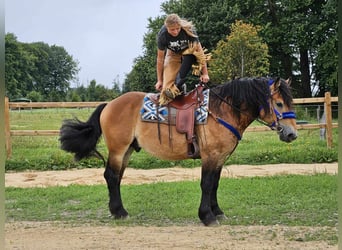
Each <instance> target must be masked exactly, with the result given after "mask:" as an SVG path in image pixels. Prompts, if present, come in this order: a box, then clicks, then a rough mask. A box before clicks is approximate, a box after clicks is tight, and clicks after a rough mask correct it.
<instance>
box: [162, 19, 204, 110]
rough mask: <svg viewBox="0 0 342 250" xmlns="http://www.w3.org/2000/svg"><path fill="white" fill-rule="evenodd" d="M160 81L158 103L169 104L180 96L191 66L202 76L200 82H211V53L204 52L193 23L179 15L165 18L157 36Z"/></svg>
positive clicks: (195, 72) (194, 72)
mask: <svg viewBox="0 0 342 250" xmlns="http://www.w3.org/2000/svg"><path fill="white" fill-rule="evenodd" d="M157 45H158V51H157V79H158V81H157V83H156V84H155V88H156V90H158V91H161V95H160V99H159V104H160V105H166V104H167V103H169V102H170V101H172V100H173V99H174V98H175V97H176V96H178V95H180V94H181V92H180V90H179V89H180V88H181V87H182V85H183V84H184V83H185V77H186V75H187V74H188V72H189V71H190V69H191V68H192V69H193V71H192V73H193V74H194V75H200V81H201V82H204V83H206V82H208V81H209V75H208V69H207V63H206V61H208V60H209V59H210V54H205V50H203V48H202V46H201V43H200V42H199V39H198V36H197V34H196V31H195V27H194V26H193V24H192V23H191V22H189V21H187V20H185V19H182V18H180V17H179V16H178V15H177V14H170V15H168V16H167V17H166V19H165V22H164V25H163V26H162V28H161V29H160V31H159V33H158V37H157Z"/></svg>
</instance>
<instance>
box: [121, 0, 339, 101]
mask: <svg viewBox="0 0 342 250" xmlns="http://www.w3.org/2000/svg"><path fill="white" fill-rule="evenodd" d="M336 6H337V1H336V0H304V1H303V0H284V1H276V0H268V1H264V0H247V1H239V0H231V1H224V0H213V1H210V2H208V1H207V0H181V1H180V0H172V1H171V0H170V1H166V2H164V3H162V5H161V9H162V11H163V12H165V13H166V14H170V13H173V12H175V13H178V14H179V15H180V16H181V17H184V18H187V19H188V20H191V21H192V22H193V23H194V24H195V26H196V27H197V33H198V34H199V36H200V40H201V43H202V45H204V46H205V47H206V48H207V49H209V51H213V50H214V49H215V48H216V45H217V43H218V42H219V41H220V40H222V39H224V38H225V37H226V36H227V35H229V34H230V33H231V30H230V25H231V24H232V23H234V22H235V20H242V21H244V22H248V23H250V24H253V25H254V26H260V27H261V28H262V29H261V30H260V32H259V36H260V37H261V38H262V40H263V41H264V42H265V43H266V44H267V45H268V51H269V52H268V53H269V55H270V58H269V62H270V70H269V73H268V75H272V76H281V77H284V78H286V77H289V76H292V78H293V83H292V87H293V88H294V89H293V92H294V96H295V97H310V96H311V95H312V93H311V88H312V85H314V84H317V85H318V86H319V89H320V92H319V93H318V94H319V95H322V94H324V89H330V90H332V91H335V90H337V81H335V80H334V79H336V77H335V76H336V75H337V60H336V55H337V43H336V41H337V35H336V31H337V11H336ZM163 20H164V16H161V17H157V18H156V19H155V20H152V19H150V23H149V27H148V32H147V33H146V34H145V39H146V38H148V39H149V44H148V45H147V48H148V49H147V50H145V51H144V55H143V56H142V57H139V59H138V60H136V61H135V64H140V65H139V67H137V68H135V65H134V66H133V69H132V72H131V73H132V75H130V74H128V82H129V84H128V82H127V84H128V85H126V81H125V84H124V87H125V88H124V89H125V91H126V90H128V91H129V88H126V87H128V86H130V85H132V84H136V85H135V88H136V89H137V87H142V88H144V87H145V84H146V82H144V81H141V80H145V81H146V80H147V81H148V82H152V83H153V82H154V81H155V80H154V79H155V78H156V77H155V74H152V72H153V70H154V68H155V64H154V61H153V60H152V59H151V58H152V56H154V57H155V53H156V52H155V50H150V48H151V42H152V43H155V35H156V32H157V31H158V30H159V28H160V27H161V25H162V23H163ZM150 39H151V40H150ZM144 42H145V40H144ZM144 48H146V47H145V44H144ZM326 52H329V57H328V56H325V55H326ZM141 63H142V64H143V65H141ZM210 67H211V64H210V63H209V70H210ZM147 72H148V73H147ZM142 75H143V76H144V77H143V78H142V79H140V77H141V76H142ZM137 79H139V81H137ZM152 79H153V80H152ZM149 84H150V83H149ZM322 91H323V92H322ZM332 94H333V95H337V92H335V93H334V92H332Z"/></svg>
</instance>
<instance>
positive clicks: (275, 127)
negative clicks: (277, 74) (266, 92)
mask: <svg viewBox="0 0 342 250" xmlns="http://www.w3.org/2000/svg"><path fill="white" fill-rule="evenodd" d="M273 83H274V80H273V79H270V80H269V81H268V86H271V85H272V84H273ZM201 84H204V85H206V87H207V88H209V86H208V85H207V84H206V83H201ZM211 92H212V93H214V94H215V95H216V96H217V97H218V98H219V99H220V100H221V101H222V102H224V103H226V104H228V105H230V106H231V107H232V108H234V109H237V110H238V111H240V113H243V111H242V110H240V109H239V108H237V107H235V106H233V105H231V104H230V103H228V102H227V101H226V100H225V99H224V98H222V97H221V96H219V95H218V94H217V93H215V91H211ZM277 92H278V91H277ZM277 92H274V93H271V96H273V95H274V94H276V93H277ZM272 108H273V112H274V114H275V116H276V120H274V121H273V122H272V124H268V123H267V122H264V121H263V120H261V119H260V118H257V119H256V120H257V121H258V122H260V123H261V124H263V125H265V126H267V127H269V128H270V129H272V130H277V132H278V133H280V132H281V131H282V130H283V128H282V127H281V126H279V121H280V120H283V119H295V118H296V113H295V112H293V111H288V112H283V113H279V111H278V110H277V109H276V108H274V107H273V105H272ZM261 109H262V107H260V110H261ZM260 110H259V111H260ZM207 111H208V113H209V114H210V115H211V116H212V117H213V118H214V119H215V120H216V121H217V122H218V123H220V124H221V125H223V126H224V127H225V128H227V129H228V130H230V131H231V132H232V133H233V134H234V135H235V136H236V138H237V139H238V140H239V141H240V140H241V139H242V136H241V135H240V133H239V131H238V130H237V129H236V128H234V127H233V126H232V125H231V124H229V123H228V122H226V121H225V120H223V119H222V118H221V117H218V116H216V115H215V114H213V113H212V112H211V111H210V110H209V109H207Z"/></svg>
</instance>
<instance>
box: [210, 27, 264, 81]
mask: <svg viewBox="0 0 342 250" xmlns="http://www.w3.org/2000/svg"><path fill="white" fill-rule="evenodd" d="M259 30H260V27H258V26H253V25H251V24H246V23H243V22H242V21H236V22H235V23H234V24H232V25H231V33H230V35H229V36H227V37H226V39H225V40H221V41H219V42H218V44H217V47H216V49H215V50H213V52H212V54H213V59H212V62H210V75H211V79H212V80H213V81H214V82H215V81H216V82H222V81H227V80H231V79H234V78H236V77H245V76H250V77H253V76H264V75H267V74H268V72H269V62H268V58H269V55H268V47H267V45H266V44H265V43H263V42H262V39H261V38H260V37H259V36H258V31H259Z"/></svg>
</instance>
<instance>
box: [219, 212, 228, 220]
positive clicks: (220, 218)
mask: <svg viewBox="0 0 342 250" xmlns="http://www.w3.org/2000/svg"><path fill="white" fill-rule="evenodd" d="M216 219H217V220H219V221H223V220H228V217H227V216H225V215H224V214H218V215H216Z"/></svg>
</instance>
